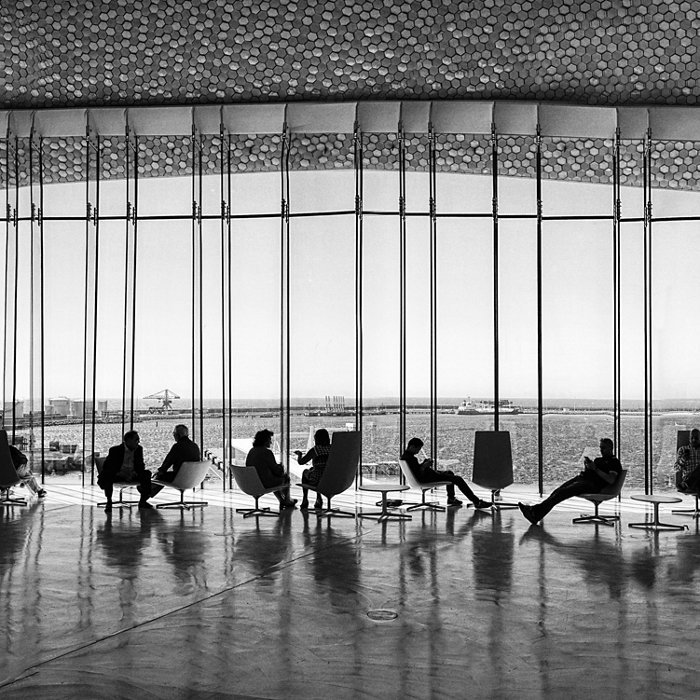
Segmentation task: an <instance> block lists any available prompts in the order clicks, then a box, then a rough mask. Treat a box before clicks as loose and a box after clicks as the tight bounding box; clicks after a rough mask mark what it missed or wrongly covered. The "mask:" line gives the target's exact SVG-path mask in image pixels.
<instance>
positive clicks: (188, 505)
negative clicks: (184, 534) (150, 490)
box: [156, 501, 209, 510]
mask: <svg viewBox="0 0 700 700" xmlns="http://www.w3.org/2000/svg"><path fill="white" fill-rule="evenodd" d="M208 505H209V503H207V502H206V501H172V502H171V503H157V504H156V508H158V509H160V508H184V509H185V510H191V509H192V508H204V507H205V506H208Z"/></svg>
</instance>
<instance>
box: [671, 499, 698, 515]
mask: <svg viewBox="0 0 700 700" xmlns="http://www.w3.org/2000/svg"><path fill="white" fill-rule="evenodd" d="M692 495H693V496H695V508H680V509H679V510H672V511H671V512H672V513H674V514H675V515H689V516H690V517H691V518H698V517H700V508H699V507H698V494H697V493H694V494H692Z"/></svg>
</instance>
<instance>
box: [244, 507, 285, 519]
mask: <svg viewBox="0 0 700 700" xmlns="http://www.w3.org/2000/svg"><path fill="white" fill-rule="evenodd" d="M236 513H243V517H244V518H250V517H251V516H253V515H255V516H258V515H263V516H268V517H272V518H276V517H278V516H279V513H273V512H272V511H271V510H270V509H269V508H257V507H256V508H236Z"/></svg>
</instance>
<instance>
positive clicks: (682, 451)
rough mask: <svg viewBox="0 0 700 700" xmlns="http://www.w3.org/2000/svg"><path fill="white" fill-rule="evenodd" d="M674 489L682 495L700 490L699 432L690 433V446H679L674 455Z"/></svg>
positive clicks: (695, 429) (694, 430) (696, 430)
mask: <svg viewBox="0 0 700 700" xmlns="http://www.w3.org/2000/svg"><path fill="white" fill-rule="evenodd" d="M675 468H676V488H677V489H678V490H679V491H682V492H684V493H697V492H698V489H700V430H698V429H697V428H693V430H691V431H690V444H689V445H681V446H680V447H679V448H678V452H677V454H676V464H675Z"/></svg>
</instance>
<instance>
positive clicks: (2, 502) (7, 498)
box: [0, 489, 27, 506]
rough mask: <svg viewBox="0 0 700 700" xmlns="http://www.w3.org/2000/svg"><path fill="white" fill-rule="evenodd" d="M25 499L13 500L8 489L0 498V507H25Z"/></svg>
mask: <svg viewBox="0 0 700 700" xmlns="http://www.w3.org/2000/svg"><path fill="white" fill-rule="evenodd" d="M26 505H27V499H26V498H13V497H12V494H11V493H10V489H6V490H5V495H4V496H3V497H2V498H0V506H26Z"/></svg>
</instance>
